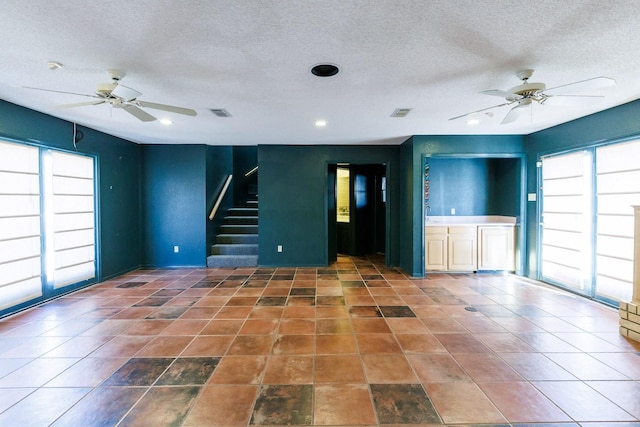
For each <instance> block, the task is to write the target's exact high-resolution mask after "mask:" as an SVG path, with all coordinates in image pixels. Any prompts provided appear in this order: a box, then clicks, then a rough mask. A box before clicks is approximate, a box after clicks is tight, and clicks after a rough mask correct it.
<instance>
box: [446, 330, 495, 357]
mask: <svg viewBox="0 0 640 427" xmlns="http://www.w3.org/2000/svg"><path fill="white" fill-rule="evenodd" d="M436 338H437V339H438V341H440V343H441V344H442V345H443V346H444V348H446V349H447V351H448V352H449V353H488V352H489V351H490V350H489V348H488V347H487V346H486V345H484V344H483V343H482V342H481V341H480V340H478V339H477V338H476V337H475V334H436Z"/></svg>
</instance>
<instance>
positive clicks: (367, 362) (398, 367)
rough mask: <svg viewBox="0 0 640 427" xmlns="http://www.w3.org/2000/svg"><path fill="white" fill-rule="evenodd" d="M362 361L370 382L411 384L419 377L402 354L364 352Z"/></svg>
mask: <svg viewBox="0 0 640 427" xmlns="http://www.w3.org/2000/svg"><path fill="white" fill-rule="evenodd" d="M362 363H363V365H364V371H365V374H366V377H367V382H368V383H370V384H411V383H417V382H419V381H418V378H416V376H415V374H414V373H413V370H412V368H411V366H410V365H409V363H408V362H407V359H406V358H405V357H404V356H403V355H401V354H363V355H362Z"/></svg>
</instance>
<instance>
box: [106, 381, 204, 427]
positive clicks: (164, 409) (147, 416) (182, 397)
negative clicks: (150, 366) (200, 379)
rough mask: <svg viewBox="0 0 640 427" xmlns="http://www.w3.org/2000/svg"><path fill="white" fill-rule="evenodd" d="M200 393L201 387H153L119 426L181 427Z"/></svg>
mask: <svg viewBox="0 0 640 427" xmlns="http://www.w3.org/2000/svg"><path fill="white" fill-rule="evenodd" d="M199 391H200V388H199V387H152V388H151V389H150V390H149V391H148V392H147V393H146V394H145V395H144V396H143V397H142V399H140V401H139V402H138V403H136V405H135V406H134V407H133V409H131V411H130V412H129V413H128V414H127V415H126V416H125V417H124V419H123V420H122V421H121V422H120V423H119V424H118V425H119V426H139V425H155V426H161V425H165V426H168V425H180V424H182V421H183V420H184V418H185V416H186V414H187V411H188V410H189V408H190V406H191V404H192V402H193V401H194V400H195V399H196V396H197V395H198V392H199Z"/></svg>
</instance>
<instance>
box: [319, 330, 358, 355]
mask: <svg viewBox="0 0 640 427" xmlns="http://www.w3.org/2000/svg"><path fill="white" fill-rule="evenodd" d="M357 352H358V349H357V348H356V341H355V339H354V336H353V335H352V334H342V335H316V351H315V353H316V354H345V353H357Z"/></svg>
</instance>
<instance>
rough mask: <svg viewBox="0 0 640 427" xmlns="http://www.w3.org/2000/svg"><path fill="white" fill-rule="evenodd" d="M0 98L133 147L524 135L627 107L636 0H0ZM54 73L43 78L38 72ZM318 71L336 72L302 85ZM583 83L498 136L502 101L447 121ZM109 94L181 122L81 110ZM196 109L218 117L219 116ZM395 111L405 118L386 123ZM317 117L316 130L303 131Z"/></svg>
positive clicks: (633, 83) (639, 58) (631, 95)
mask: <svg viewBox="0 0 640 427" xmlns="http://www.w3.org/2000/svg"><path fill="white" fill-rule="evenodd" d="M2 3H3V4H2V13H0V35H1V37H2V44H3V48H2V57H1V58H2V60H1V61H0V76H2V78H1V82H0V98H1V99H4V100H7V101H9V102H13V103H16V104H19V105H23V106H26V107H29V108H32V109H35V110H38V111H43V112H46V113H47V114H51V115H54V116H57V117H61V118H64V119H66V120H69V121H73V122H76V123H78V124H82V125H86V126H89V127H92V128H95V129H98V130H101V131H104V132H107V133H110V134H113V135H116V136H120V137H123V138H126V139H129V140H131V141H134V142H139V143H201V144H210V145H255V144H380V143H391V144H395V143H401V142H402V141H404V140H405V139H406V138H407V137H408V136H410V135H416V134H528V133H531V132H534V131H537V130H540V129H544V128H547V127H550V126H553V125H556V124H559V123H563V122H566V121H569V120H573V119H575V118H578V117H581V116H585V115H587V114H591V113H593V112H596V111H600V110H603V109H607V108H611V107H613V106H616V105H620V104H622V103H626V102H629V101H631V100H634V99H637V98H639V97H640V79H639V78H638V76H637V74H638V72H637V70H638V69H640V55H639V54H638V46H640V25H638V23H637V20H638V13H639V12H638V11H639V10H640V1H636V0H624V1H615V0H614V1H606V2H605V1H602V0H597V1H588V0H578V1H574V0H564V1H556V0H536V1H529V0H527V1H520V2H517V1H512V0H505V1H502V0H489V1H482V0H473V1H466V0H428V1H427V0H417V1H407V0H318V1H317V0H287V1H284V0H270V1H258V0H251V1H250V0H236V1H212V0H206V1H197V0H185V1H182V2H178V1H174V0H111V1H109V2H97V1H86V0H81V1H79V0H64V1H60V0H48V1H46V2H43V1H40V0H20V1H4V2H2ZM51 60H53V61H58V62H60V63H62V64H64V67H63V68H61V69H59V70H55V71H52V70H49V68H48V67H47V62H48V61H51ZM321 62H330V63H334V64H337V65H338V66H339V67H340V69H341V71H340V73H339V74H338V75H336V76H334V77H329V78H319V77H315V76H313V75H312V74H311V73H310V72H309V70H310V68H311V67H312V66H313V65H315V64H318V63H321ZM525 68H533V69H535V70H536V71H535V73H534V75H533V78H532V79H531V81H541V82H544V83H546V84H547V86H548V87H553V86H558V85H562V84H565V83H570V82H573V81H578V80H584V79H588V78H591V77H598V76H608V77H611V78H614V79H615V80H616V82H617V84H616V86H614V87H611V88H607V89H601V90H598V91H596V92H595V93H591V94H602V95H605V97H604V98H602V100H600V101H599V102H597V103H594V104H593V105H590V106H588V107H585V106H580V107H572V108H565V107H563V108H560V107H552V106H548V105H543V106H540V105H535V106H534V108H532V109H531V111H530V114H528V116H527V117H526V118H525V119H524V120H520V121H518V122H516V123H512V124H505V125H501V124H500V122H501V120H502V118H503V117H504V116H505V115H506V113H507V112H508V110H509V109H510V108H511V106H506V107H502V108H497V109H494V110H491V112H492V113H494V114H493V117H490V116H489V115H486V114H485V115H482V118H483V121H482V122H481V123H480V124H479V125H476V126H468V125H466V124H465V120H455V121H449V120H448V119H449V118H451V117H453V116H457V115H460V114H463V113H466V112H470V111H474V110H478V109H483V108H486V107H490V106H492V105H497V104H500V103H502V102H504V101H503V100H502V99H501V98H497V97H492V96H487V95H483V94H479V92H480V91H482V90H487V89H504V90H506V89H509V88H511V87H512V86H516V85H517V84H519V80H518V79H517V78H516V76H515V72H516V71H518V70H521V69H525ZM107 69H118V70H122V71H124V72H126V74H127V75H126V77H125V78H124V79H123V80H122V83H123V84H125V85H126V86H129V87H131V88H134V89H136V90H137V91H139V92H141V93H142V95H141V96H140V97H139V99H141V100H144V101H151V102H158V103H165V104H172V105H177V106H181V107H188V108H193V109H195V110H196V111H197V113H198V115H197V116H196V117H188V116H182V115H177V114H171V113H165V112H162V111H158V110H150V109H148V110H147V111H148V112H150V113H152V114H154V115H155V116H156V117H158V118H163V117H169V118H171V119H172V120H173V122H174V123H173V125H171V126H166V125H162V124H161V123H160V122H159V121H153V122H146V123H145V122H140V121H138V120H137V119H136V118H134V117H133V116H131V115H129V114H128V113H127V112H125V111H124V110H122V109H119V108H112V107H110V106H108V105H96V106H87V107H79V108H69V109H58V110H56V109H52V107H53V106H55V105H58V104H66V103H75V102H83V101H87V100H88V98H84V97H81V96H77V95H67V94H61V93H54V92H44V91H37V90H31V89H26V88H25V86H31V87H38V88H46V89H52V90H58V91H68V92H75V93H86V94H92V93H93V92H94V90H95V86H96V84H98V83H108V82H109V81H110V79H109V77H108V75H107V73H106V70H107ZM212 108H224V109H226V110H228V111H229V112H230V113H231V114H232V116H233V117H229V118H220V117H217V116H215V115H214V114H213V113H211V111H210V109H212ZM396 108H412V111H411V112H410V113H409V115H407V116H406V117H405V118H392V117H390V114H391V113H392V112H393V111H394V110H395V109H396ZM317 119H325V120H327V121H328V125H327V126H326V127H324V128H315V127H314V126H313V123H314V121H315V120H317Z"/></svg>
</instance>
